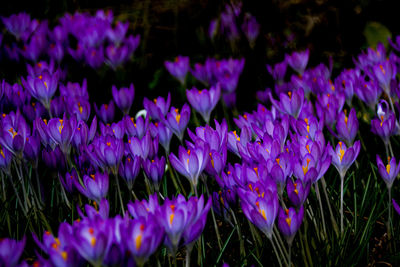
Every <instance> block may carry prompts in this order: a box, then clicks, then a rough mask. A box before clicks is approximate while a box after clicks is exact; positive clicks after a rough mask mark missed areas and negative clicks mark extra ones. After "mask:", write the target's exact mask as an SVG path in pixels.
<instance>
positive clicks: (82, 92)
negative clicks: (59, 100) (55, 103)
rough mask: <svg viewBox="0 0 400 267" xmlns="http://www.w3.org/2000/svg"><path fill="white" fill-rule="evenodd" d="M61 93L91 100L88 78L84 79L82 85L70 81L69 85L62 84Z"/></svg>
mask: <svg viewBox="0 0 400 267" xmlns="http://www.w3.org/2000/svg"><path fill="white" fill-rule="evenodd" d="M60 95H61V96H65V97H83V98H85V99H87V100H89V93H88V90H87V80H86V79H83V81H82V85H80V84H79V83H72V82H68V83H67V85H63V84H60Z"/></svg>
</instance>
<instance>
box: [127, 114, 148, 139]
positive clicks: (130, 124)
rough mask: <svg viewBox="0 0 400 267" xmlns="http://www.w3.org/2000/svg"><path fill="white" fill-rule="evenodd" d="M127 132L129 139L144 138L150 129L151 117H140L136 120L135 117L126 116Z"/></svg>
mask: <svg viewBox="0 0 400 267" xmlns="http://www.w3.org/2000/svg"><path fill="white" fill-rule="evenodd" d="M124 120H125V131H126V134H127V136H128V137H133V136H136V137H138V138H142V137H143V136H144V135H145V134H146V132H147V129H148V127H149V117H148V116H146V118H143V117H142V116H139V117H137V118H136V120H135V119H134V118H133V117H129V116H125V117H124Z"/></svg>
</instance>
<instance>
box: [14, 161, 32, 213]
mask: <svg viewBox="0 0 400 267" xmlns="http://www.w3.org/2000/svg"><path fill="white" fill-rule="evenodd" d="M14 165H15V170H16V172H17V176H18V178H19V181H20V182H21V186H22V193H23V195H24V200H25V202H24V204H25V209H26V210H28V208H30V207H32V204H31V202H30V200H29V198H28V194H27V193H26V189H25V183H24V178H23V177H22V169H21V164H18V163H17V162H16V161H14Z"/></svg>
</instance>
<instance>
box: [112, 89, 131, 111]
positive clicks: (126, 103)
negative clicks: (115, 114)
mask: <svg viewBox="0 0 400 267" xmlns="http://www.w3.org/2000/svg"><path fill="white" fill-rule="evenodd" d="M112 95H113V98H114V101H115V104H117V107H118V108H119V109H120V110H121V111H122V112H123V113H124V114H125V115H126V114H128V113H129V110H130V109H131V106H132V102H133V98H134V96H135V88H134V87H133V83H131V85H130V86H129V88H125V87H122V88H121V89H120V90H118V89H117V87H116V86H115V85H113V86H112Z"/></svg>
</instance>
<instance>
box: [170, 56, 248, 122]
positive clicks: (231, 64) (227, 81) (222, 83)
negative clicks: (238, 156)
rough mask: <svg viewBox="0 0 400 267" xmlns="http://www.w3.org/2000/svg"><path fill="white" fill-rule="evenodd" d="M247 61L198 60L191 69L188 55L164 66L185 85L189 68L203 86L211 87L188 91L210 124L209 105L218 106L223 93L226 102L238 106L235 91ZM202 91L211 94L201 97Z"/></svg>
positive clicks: (195, 106) (228, 104) (193, 103)
mask: <svg viewBox="0 0 400 267" xmlns="http://www.w3.org/2000/svg"><path fill="white" fill-rule="evenodd" d="M244 63H245V60H244V58H241V59H233V58H229V59H221V60H217V59H214V58H207V59H206V61H205V62H204V64H201V63H195V64H194V66H193V68H191V67H190V59H189V57H185V56H177V57H176V58H175V60H174V61H166V62H165V67H166V68H167V70H168V71H169V72H170V73H171V75H172V76H174V77H175V78H176V79H177V80H178V81H179V82H180V83H181V84H182V85H186V83H185V81H186V76H187V75H188V72H189V71H190V73H191V74H192V75H193V76H194V77H195V78H196V79H197V80H198V81H199V82H201V83H202V84H203V85H204V86H206V87H211V88H210V91H206V90H198V89H197V88H192V90H190V93H188V94H187V97H188V101H189V102H190V104H191V105H192V106H193V107H194V108H195V109H196V110H197V111H199V113H200V114H201V115H202V116H203V118H204V120H205V121H206V123H207V124H208V122H209V118H210V108H209V106H210V105H213V106H215V105H216V103H217V102H218V100H219V97H220V94H221V92H222V98H223V100H224V103H225V104H226V105H227V106H228V107H233V106H235V104H236V92H235V91H236V88H237V86H238V82H239V78H240V74H241V73H242V71H243V68H244ZM220 89H221V92H220ZM196 92H197V93H199V95H198V96H196ZM202 93H207V95H208V96H207V97H205V96H202V95H201V94H202ZM189 94H190V95H189ZM200 100H201V101H200Z"/></svg>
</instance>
